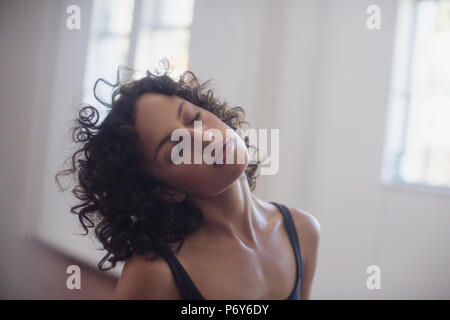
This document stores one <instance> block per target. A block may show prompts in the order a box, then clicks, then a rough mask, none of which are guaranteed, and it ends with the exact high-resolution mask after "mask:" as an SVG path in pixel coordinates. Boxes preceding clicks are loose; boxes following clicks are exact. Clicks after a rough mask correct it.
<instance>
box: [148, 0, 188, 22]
mask: <svg viewBox="0 0 450 320" xmlns="http://www.w3.org/2000/svg"><path fill="white" fill-rule="evenodd" d="M193 10H194V0H143V3H142V14H143V16H142V21H143V25H144V26H148V27H150V26H155V25H156V26H164V27H188V26H190V25H191V23H192V15H193Z"/></svg>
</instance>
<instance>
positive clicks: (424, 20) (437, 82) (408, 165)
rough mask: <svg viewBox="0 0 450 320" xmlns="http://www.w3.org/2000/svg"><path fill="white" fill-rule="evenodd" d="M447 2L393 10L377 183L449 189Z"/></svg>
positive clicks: (426, 1) (421, 0)
mask: <svg viewBox="0 0 450 320" xmlns="http://www.w3.org/2000/svg"><path fill="white" fill-rule="evenodd" d="M449 57H450V1H449V0H404V1H401V2H400V7H399V10H398V25H397V33H396V44H395V53H394V60H393V69H392V70H393V72H392V80H391V81H392V82H391V94H390V108H389V112H388V124H387V131H386V137H385V155H384V156H385V158H384V168H383V169H384V170H383V177H382V178H383V181H384V182H387V183H391V184H403V185H413V186H421V187H429V188H433V189H441V190H445V191H449V190H450V59H449Z"/></svg>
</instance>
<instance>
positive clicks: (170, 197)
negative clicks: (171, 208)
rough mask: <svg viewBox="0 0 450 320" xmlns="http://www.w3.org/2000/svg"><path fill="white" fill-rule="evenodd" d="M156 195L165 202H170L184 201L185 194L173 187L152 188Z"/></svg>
mask: <svg viewBox="0 0 450 320" xmlns="http://www.w3.org/2000/svg"><path fill="white" fill-rule="evenodd" d="M154 191H155V192H156V193H157V194H158V196H159V197H160V198H161V199H162V200H164V201H166V202H171V203H179V202H182V201H184V199H186V194H184V193H182V192H178V191H176V190H174V189H171V188H162V187H157V188H155V190H154Z"/></svg>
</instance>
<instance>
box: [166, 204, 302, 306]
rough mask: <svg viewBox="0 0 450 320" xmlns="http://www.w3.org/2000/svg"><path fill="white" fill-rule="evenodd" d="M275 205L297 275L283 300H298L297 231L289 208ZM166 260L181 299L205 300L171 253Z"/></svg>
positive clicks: (299, 253)
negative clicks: (283, 227) (282, 223)
mask: <svg viewBox="0 0 450 320" xmlns="http://www.w3.org/2000/svg"><path fill="white" fill-rule="evenodd" d="M271 203H272V204H274V205H276V206H277V207H278V209H279V210H280V211H281V213H282V215H283V220H284V226H285V227H286V230H287V233H288V235H289V239H290V242H291V245H292V248H293V250H294V255H295V261H296V265H297V268H296V269H297V275H296V279H295V283H294V288H293V289H292V291H291V294H290V295H289V296H288V297H287V298H286V299H285V300H300V285H301V281H302V276H303V264H302V255H301V251H300V242H299V240H298V236H297V231H296V228H295V225H294V221H293V220H292V216H291V212H290V211H289V209H288V208H287V207H286V206H285V205H283V204H281V203H277V202H271ZM164 259H165V260H166V261H167V264H168V265H169V267H170V270H171V271H172V274H173V277H174V279H175V283H176V284H177V286H178V289H179V290H180V294H181V297H182V299H183V300H205V298H204V297H203V295H202V294H201V293H200V291H199V290H198V289H197V287H196V286H195V284H194V282H193V281H192V280H191V278H190V277H189V275H188V274H187V272H186V270H185V269H184V268H183V266H182V265H181V263H180V262H179V261H178V259H177V258H176V257H175V255H173V254H169V255H167V256H165V257H164Z"/></svg>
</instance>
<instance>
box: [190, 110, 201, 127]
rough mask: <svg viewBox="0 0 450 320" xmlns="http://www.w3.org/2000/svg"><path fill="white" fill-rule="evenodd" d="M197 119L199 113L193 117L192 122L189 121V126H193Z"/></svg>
mask: <svg viewBox="0 0 450 320" xmlns="http://www.w3.org/2000/svg"><path fill="white" fill-rule="evenodd" d="M198 119H200V112H198V113H197V115H196V116H195V118H194V119H192V121H191V123H189V125H193V124H194V121H196V120H198Z"/></svg>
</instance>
